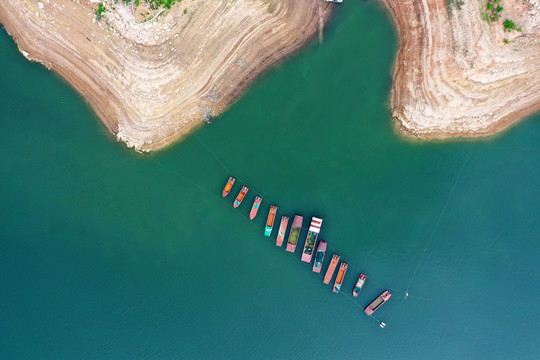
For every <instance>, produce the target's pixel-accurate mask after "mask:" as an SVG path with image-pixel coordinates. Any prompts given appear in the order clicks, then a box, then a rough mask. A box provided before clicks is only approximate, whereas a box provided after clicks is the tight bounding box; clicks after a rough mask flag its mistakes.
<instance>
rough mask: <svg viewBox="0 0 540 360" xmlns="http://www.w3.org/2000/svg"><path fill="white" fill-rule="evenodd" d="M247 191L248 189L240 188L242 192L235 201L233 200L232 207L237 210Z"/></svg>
mask: <svg viewBox="0 0 540 360" xmlns="http://www.w3.org/2000/svg"><path fill="white" fill-rule="evenodd" d="M248 191H249V188H247V187H245V186H242V190H240V192H239V193H238V195H237V196H236V199H234V205H233V206H234V207H235V208H237V207H239V206H240V204H241V203H242V201H244V198H245V197H246V194H247V192H248Z"/></svg>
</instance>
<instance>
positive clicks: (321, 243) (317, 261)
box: [313, 240, 326, 273]
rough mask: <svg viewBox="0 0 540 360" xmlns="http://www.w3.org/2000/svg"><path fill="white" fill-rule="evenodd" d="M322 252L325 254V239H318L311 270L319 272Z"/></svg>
mask: <svg viewBox="0 0 540 360" xmlns="http://www.w3.org/2000/svg"><path fill="white" fill-rule="evenodd" d="M324 254H326V241H324V240H321V241H319V246H318V247H317V253H316V254H315V261H313V271H314V272H316V273H320V272H321V269H322V265H323V261H324Z"/></svg>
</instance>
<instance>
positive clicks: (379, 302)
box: [365, 290, 392, 315]
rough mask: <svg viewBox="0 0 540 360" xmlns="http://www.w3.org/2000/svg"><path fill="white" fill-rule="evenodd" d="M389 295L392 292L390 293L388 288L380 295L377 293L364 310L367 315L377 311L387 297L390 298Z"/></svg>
mask: <svg viewBox="0 0 540 360" xmlns="http://www.w3.org/2000/svg"><path fill="white" fill-rule="evenodd" d="M390 296H392V294H390V292H389V291H388V290H386V291H384V292H383V293H382V294H381V295H379V296H378V297H377V298H376V299H375V300H373V301H372V302H371V304H369V305H368V306H367V307H366V309H365V312H366V314H367V315H371V314H373V313H374V312H375V311H377V310H378V309H379V308H380V307H381V306H382V305H383V304H384V303H385V302H387V301H388V299H390Z"/></svg>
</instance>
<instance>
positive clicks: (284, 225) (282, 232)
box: [276, 216, 289, 246]
mask: <svg viewBox="0 0 540 360" xmlns="http://www.w3.org/2000/svg"><path fill="white" fill-rule="evenodd" d="M288 223H289V218H288V217H286V216H282V217H281V224H280V225H279V231H278V235H277V239H276V246H281V245H282V244H283V239H284V238H285V232H286V231H287V224H288Z"/></svg>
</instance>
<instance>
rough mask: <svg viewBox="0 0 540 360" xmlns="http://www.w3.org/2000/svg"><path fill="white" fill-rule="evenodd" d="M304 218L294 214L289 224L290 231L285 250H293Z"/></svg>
mask: <svg viewBox="0 0 540 360" xmlns="http://www.w3.org/2000/svg"><path fill="white" fill-rule="evenodd" d="M303 221H304V218H303V217H302V216H300V215H295V216H294V220H293V223H292V226H291V232H290V233H289V239H288V240H287V251H288V252H292V253H293V252H294V250H296V245H297V244H298V237H299V236H300V229H301V228H302V222H303Z"/></svg>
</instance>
